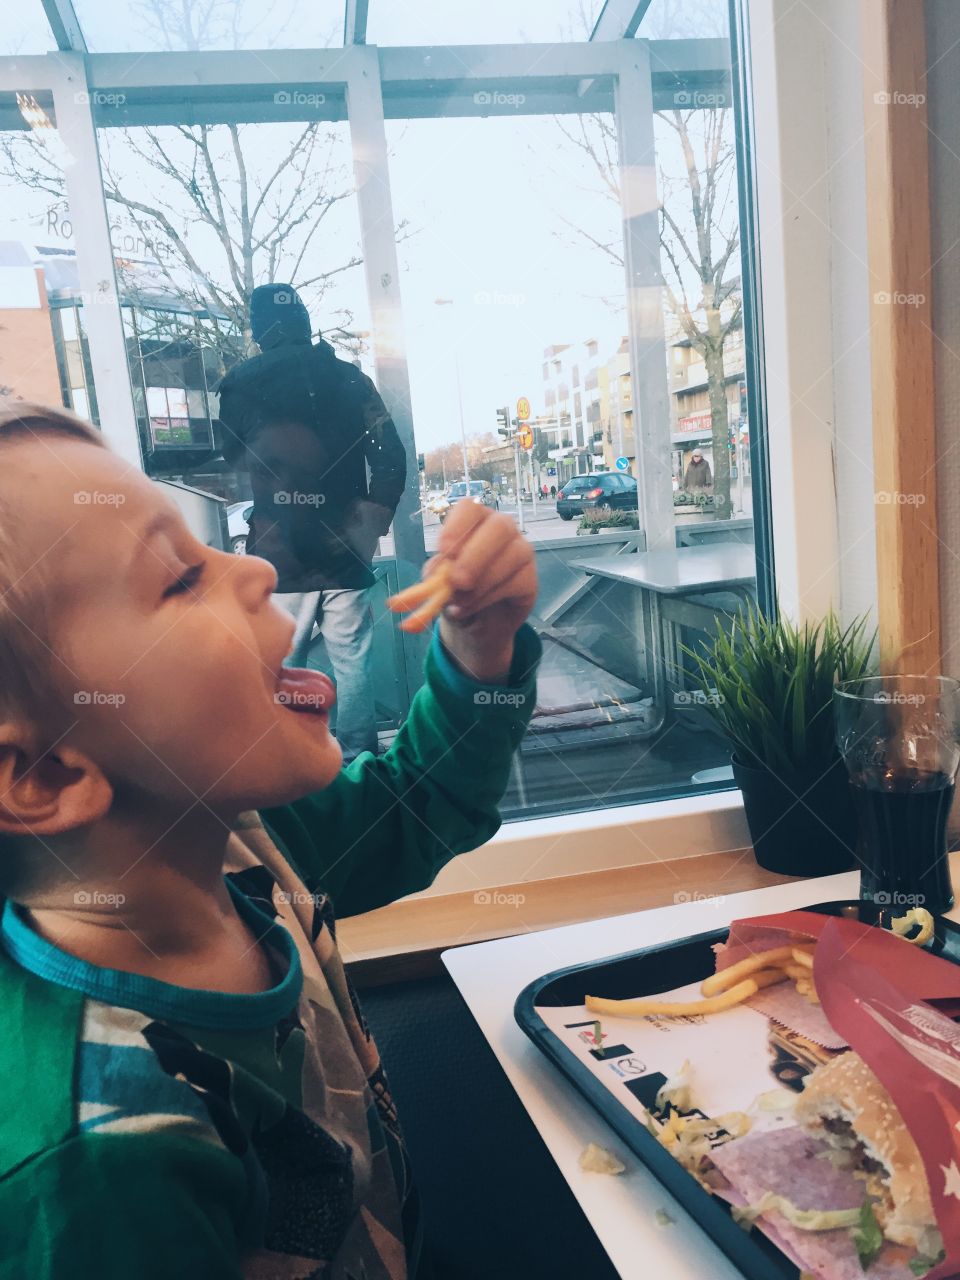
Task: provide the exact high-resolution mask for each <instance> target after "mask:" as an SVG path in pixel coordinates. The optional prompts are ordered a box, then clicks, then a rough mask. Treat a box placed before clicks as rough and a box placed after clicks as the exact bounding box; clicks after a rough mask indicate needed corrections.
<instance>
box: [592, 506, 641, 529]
mask: <svg viewBox="0 0 960 1280" xmlns="http://www.w3.org/2000/svg"><path fill="white" fill-rule="evenodd" d="M639 527H640V516H639V513H638V512H636V511H597V510H593V511H584V512H583V514H582V515H581V517H580V523H579V524H578V525H577V533H578V534H581V533H599V532H600V530H601V529H639Z"/></svg>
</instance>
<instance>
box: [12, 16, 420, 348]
mask: <svg viewBox="0 0 960 1280" xmlns="http://www.w3.org/2000/svg"><path fill="white" fill-rule="evenodd" d="M297 13H299V8H298V5H297V2H296V0H277V2H276V3H275V4H273V5H270V6H264V5H262V4H260V3H259V0H256V2H255V3H254V0H193V2H192V3H190V4H181V3H180V2H179V0H133V3H132V4H131V15H132V24H133V26H134V28H135V29H136V30H137V31H138V32H139V33H141V34H142V35H143V36H144V38H145V39H147V41H148V44H149V45H150V46H151V47H155V48H161V49H167V50H171V51H173V50H204V49H211V48H234V49H236V48H249V47H260V48H263V47H269V46H270V45H277V44H282V43H284V40H285V33H286V31H287V29H288V27H289V26H290V23H291V22H292V20H293V18H294V16H295V14H297ZM301 16H302V15H301ZM297 20H298V22H300V20H301V19H300V18H298V19H297ZM315 21H319V19H315ZM331 34H332V33H331V32H328V33H327V36H328V37H329V36H330V35H331ZM287 38H288V37H287ZM316 42H317V43H318V44H322V43H330V40H329V39H327V40H326V41H324V39H323V36H322V33H320V34H318V35H317V40H316ZM266 129H269V130H270V133H269V135H265V134H264V132H263V131H264V130H266ZM258 131H259V132H258ZM265 138H268V141H265ZM56 141H57V139H56V135H55V133H54V131H53V130H47V129H38V130H35V131H31V132H24V133H17V134H13V133H4V134H0V179H7V180H8V181H10V182H12V183H15V184H17V185H19V186H21V187H25V188H27V189H28V190H33V191H39V192H43V193H46V194H48V195H50V196H51V197H52V198H53V199H54V200H55V201H57V202H62V203H63V204H64V207H65V205H66V202H65V197H64V182H63V171H62V164H61V161H60V156H59V154H58V151H57V149H56V146H54V145H51V143H55V142H56ZM100 143H101V167H102V173H103V184H104V193H105V195H106V198H107V200H108V201H109V202H110V205H111V206H112V207H113V208H116V209H118V210H121V211H123V213H124V214H125V215H126V217H127V218H129V220H130V222H132V223H133V225H134V227H135V228H136V231H137V235H138V238H139V240H140V241H142V243H143V245H144V247H145V250H146V255H147V256H150V257H152V258H153V259H154V260H155V262H156V263H157V266H156V267H155V268H153V270H154V273H155V274H156V273H159V274H160V275H161V276H162V277H163V279H164V280H165V283H166V285H167V286H168V287H169V290H170V292H171V293H173V294H174V295H175V296H177V297H180V298H183V299H184V300H185V301H188V302H189V303H190V304H192V305H193V307H194V308H196V309H198V310H206V311H209V312H210V314H211V316H212V320H213V327H214V329H215V331H216V333H217V336H218V340H219V343H220V356H221V363H222V364H223V365H224V366H227V365H229V363H231V362H232V361H233V360H235V359H236V358H237V356H238V355H241V354H245V353H246V348H247V346H248V344H249V329H248V316H249V302H250V295H251V293H252V292H253V289H254V288H255V287H256V286H257V285H258V284H264V283H269V282H272V281H282V282H284V283H290V284H292V285H293V286H294V287H295V288H296V289H298V290H300V291H301V293H302V294H303V297H304V301H305V302H306V303H307V306H308V309H309V310H310V311H311V313H312V314H318V315H319V314H323V318H324V321H325V323H324V330H326V329H328V328H329V329H330V330H331V332H330V335H329V336H330V339H331V341H333V342H334V344H335V345H337V346H341V347H343V348H344V349H345V350H346V352H347V353H348V354H355V349H356V342H357V335H355V334H353V333H351V328H352V324H353V315H352V313H351V311H350V309H349V308H348V307H344V306H340V307H337V308H334V309H329V303H328V302H326V303H325V299H327V298H328V295H329V294H330V292H331V290H332V289H333V287H334V286H335V284H336V282H337V278H338V277H339V276H342V275H343V274H344V273H346V272H350V271H353V270H354V269H355V268H357V267H359V266H360V265H361V263H362V260H363V259H362V256H361V252H360V246H359V243H357V244H356V245H355V248H354V251H353V252H349V249H348V250H347V251H346V252H345V251H344V248H343V245H344V242H345V237H344V236H343V234H341V235H340V236H339V237H337V236H335V235H333V234H332V233H331V228H332V225H333V223H334V219H333V217H332V215H333V214H334V212H335V210H336V209H337V206H338V205H340V204H342V203H343V202H344V201H345V200H349V199H351V198H352V197H353V195H354V191H355V185H354V178H353V172H352V164H351V162H350V156H349V152H348V151H347V149H346V146H345V145H344V144H343V143H342V139H341V138H340V136H339V135H338V134H337V132H336V131H335V129H334V127H333V126H331V125H329V124H326V123H322V122H319V121H314V122H313V123H309V124H271V125H239V124H217V125H170V126H164V127H159V128H154V127H147V126H144V127H141V128H136V129H133V128H130V129H126V128H123V129H121V128H105V129H101V130H100ZM397 231H398V234H399V235H400V236H401V238H402V236H403V234H404V232H405V224H403V223H401V224H400V226H399V227H398V228H397ZM325 232H326V233H327V234H326V236H325ZM335 240H338V241H339V244H340V246H341V247H340V248H339V249H337V250H334V254H335V255H336V256H335V257H334V259H333V260H332V261H331V260H330V249H329V247H328V248H327V251H326V253H325V252H324V243H325V242H326V244H327V246H329V245H331V244H332V243H333V242H334V241H335ZM117 269H118V274H119V277H120V283H121V285H122V286H125V287H130V288H135V286H136V278H137V275H138V267H137V265H136V264H133V263H125V261H124V257H123V254H122V253H119V254H118V258H117ZM325 305H326V306H327V307H328V310H327V311H326V314H324V307H325Z"/></svg>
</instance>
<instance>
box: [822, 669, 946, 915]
mask: <svg viewBox="0 0 960 1280" xmlns="http://www.w3.org/2000/svg"><path fill="white" fill-rule="evenodd" d="M834 710H835V713H836V727H837V745H838V746H839V748H840V754H841V755H842V757H843V760H844V763H845V764H846V766H847V771H848V773H849V775H850V783H851V786H852V787H853V794H854V798H855V801H856V808H857V819H858V837H857V857H858V861H859V863H860V897H861V899H863V900H865V901H867V902H872V903H873V904H874V905H875V906H876V907H878V908H879V909H880V912H881V915H886V914H887V913H889V915H890V916H898V915H904V914H905V913H906V912H907V911H909V910H910V908H911V907H925V908H926V909H927V910H928V911H930V912H932V913H933V914H934V915H936V914H942V913H943V912H945V911H949V910H950V908H951V907H952V906H953V887H952V885H951V883H950V864H949V860H948V857H947V817H948V815H949V813H950V806H951V803H952V801H953V792H954V786H955V783H956V777H957V766H958V764H960V683H958V682H957V681H956V680H952V679H949V678H948V677H946V676H909V675H890V676H871V677H867V678H864V679H860V680H850V681H845V682H843V683H841V684H839V685H837V688H836V690H835V692H834Z"/></svg>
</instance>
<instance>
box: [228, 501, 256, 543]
mask: <svg viewBox="0 0 960 1280" xmlns="http://www.w3.org/2000/svg"><path fill="white" fill-rule="evenodd" d="M252 511H253V503H252V502H251V501H250V500H249V498H248V499H247V501H246V502H231V503H230V505H229V507H227V536H228V538H229V540H230V550H231V551H232V552H233V554H234V555H235V556H244V555H246V554H247V534H248V533H249V532H250V515H251V512H252Z"/></svg>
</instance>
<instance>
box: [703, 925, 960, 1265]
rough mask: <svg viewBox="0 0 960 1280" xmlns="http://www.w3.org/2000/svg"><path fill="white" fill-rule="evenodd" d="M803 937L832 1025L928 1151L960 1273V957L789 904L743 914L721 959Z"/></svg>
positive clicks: (935, 1199)
mask: <svg viewBox="0 0 960 1280" xmlns="http://www.w3.org/2000/svg"><path fill="white" fill-rule="evenodd" d="M798 938H800V939H802V938H805V939H810V938H815V939H817V940H818V944H817V948H816V952H815V954H814V970H813V977H814V983H815V984H816V988H817V994H818V995H819V997H820V1001H821V1007H822V1010H823V1013H824V1015H825V1017H826V1019H827V1022H828V1023H829V1025H830V1027H831V1028H833V1029H834V1031H835V1032H836V1033H837V1035H838V1036H839V1037H842V1040H843V1043H844V1044H848V1045H849V1046H850V1048H851V1049H853V1050H855V1052H857V1053H858V1054H859V1055H860V1057H861V1058H863V1060H864V1061H865V1062H866V1063H867V1064H868V1066H869V1067H870V1068H871V1070H872V1071H873V1072H874V1074H875V1075H876V1076H877V1078H878V1079H879V1080H880V1081H881V1083H882V1084H883V1086H884V1087H885V1088H886V1090H887V1092H888V1093H889V1094H890V1096H891V1098H892V1099H893V1101H894V1102H895V1104H896V1106H897V1109H898V1110H899V1112H900V1114H901V1116H902V1117H903V1121H904V1123H905V1124H906V1126H907V1128H908V1129H909V1131H910V1133H911V1135H912V1136H913V1139H914V1141H915V1142H916V1144H917V1147H918V1148H919V1150H920V1155H921V1157H922V1158H923V1164H924V1169H925V1171H926V1175H927V1181H928V1183H929V1186H930V1196H931V1200H932V1203H933V1209H934V1213H935V1214H936V1218H937V1225H938V1227H939V1228H940V1233H941V1235H942V1236H943V1245H944V1251H945V1254H946V1257H945V1259H944V1261H943V1262H942V1263H940V1264H939V1265H938V1266H937V1267H935V1268H934V1269H933V1270H932V1271H930V1272H929V1273H928V1276H927V1280H948V1278H949V1277H955V1276H958V1275H960V1027H958V1026H957V1025H955V1024H954V1023H953V1022H952V1021H951V1015H954V1014H957V1013H960V966H958V965H955V964H952V963H951V962H950V961H948V960H943V959H941V958H940V957H938V956H933V955H930V953H929V952H926V951H924V950H923V949H922V948H920V947H916V946H912V945H911V944H910V943H908V942H906V941H905V940H904V939H902V938H898V937H896V936H895V935H894V934H891V933H888V932H887V931H886V930H884V929H879V928H876V927H873V926H870V925H864V924H861V923H860V922H859V921H857V920H850V919H845V918H842V917H836V916H825V915H819V914H817V913H815V912H805V911H790V912H785V913H784V914H782V915H779V916H762V917H755V918H754V919H752V920H740V921H736V922H735V923H734V924H733V925H732V926H731V929H730V939H729V943H728V946H727V947H725V948H724V949H723V951H722V952H721V953H720V954H719V955H718V963H717V967H718V969H721V968H727V967H728V966H729V965H730V964H734V963H736V961H737V960H738V959H742V958H743V956H744V954H747V951H745V950H744V948H747V949H748V950H749V951H753V952H756V951H763V950H767V949H768V948H770V947H773V946H778V945H779V946H782V945H785V944H787V943H788V942H790V941H795V940H797V939H798Z"/></svg>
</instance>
